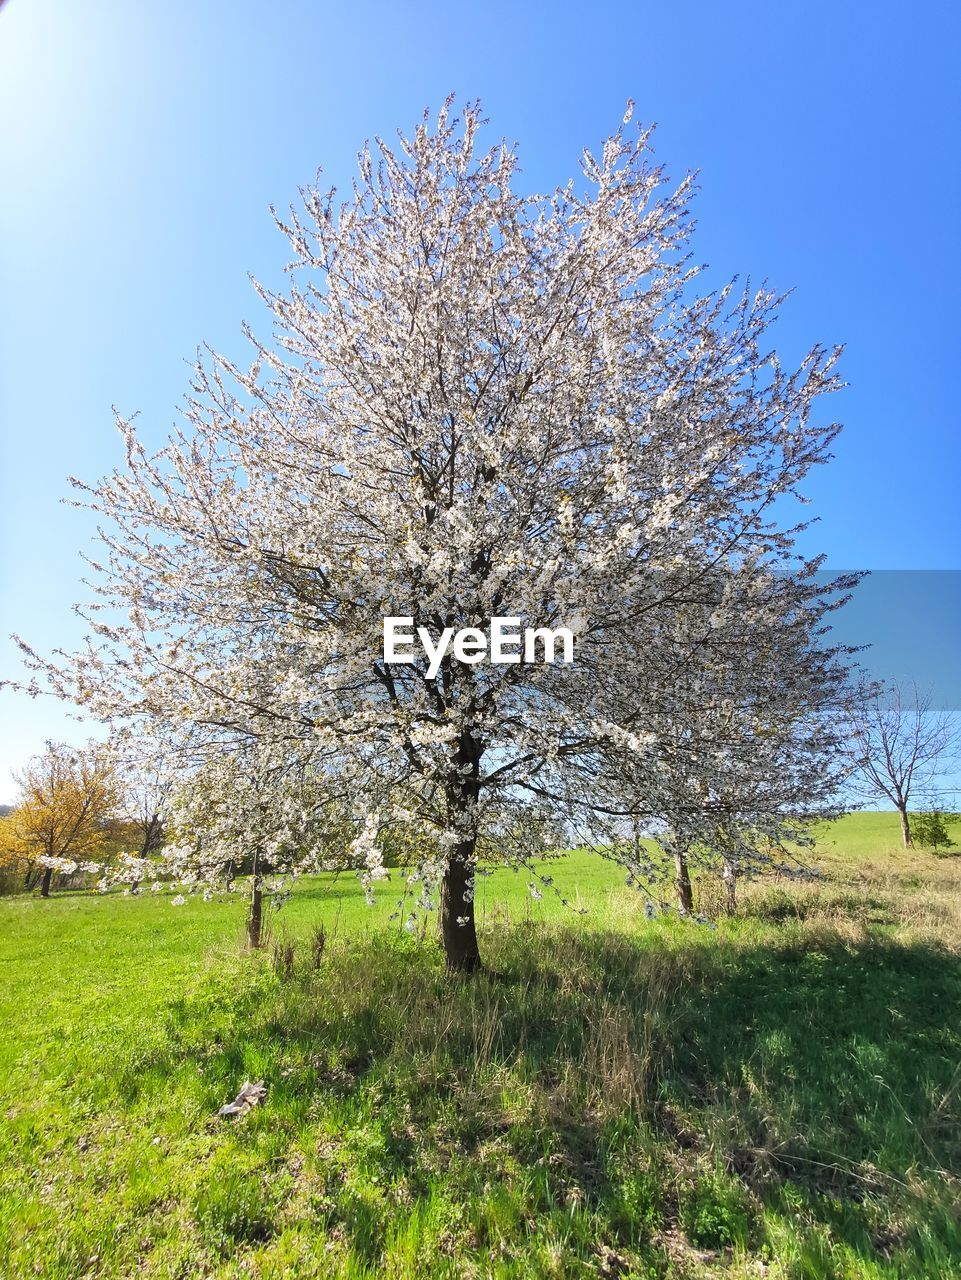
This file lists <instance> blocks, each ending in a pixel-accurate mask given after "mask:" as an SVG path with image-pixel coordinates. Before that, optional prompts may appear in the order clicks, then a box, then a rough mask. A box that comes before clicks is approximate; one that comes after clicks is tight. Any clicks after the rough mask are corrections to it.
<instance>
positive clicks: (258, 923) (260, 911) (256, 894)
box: [247, 853, 264, 951]
mask: <svg viewBox="0 0 961 1280" xmlns="http://www.w3.org/2000/svg"><path fill="white" fill-rule="evenodd" d="M263 919H264V895H263V890H262V889H261V887H260V855H259V853H255V854H254V865H253V875H252V877H251V881H250V911H249V913H248V915H247V945H248V947H250V949H251V951H256V950H257V949H258V947H259V946H260V945H261V943H262V941H263Z"/></svg>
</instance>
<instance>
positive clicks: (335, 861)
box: [156, 743, 386, 949]
mask: <svg viewBox="0 0 961 1280" xmlns="http://www.w3.org/2000/svg"><path fill="white" fill-rule="evenodd" d="M335 792H336V780H335V779H333V778H332V777H331V776H326V777H325V776H324V775H322V774H320V773H319V772H317V771H316V770H314V769H312V768H310V767H309V766H308V767H304V765H303V764H302V763H298V761H297V760H296V758H295V757H291V756H290V755H289V754H288V755H287V756H286V757H282V758H280V759H277V758H274V759H271V758H270V757H269V756H268V755H266V754H265V753H264V752H263V751H262V750H258V748H257V744H256V743H254V744H251V745H250V746H249V747H248V749H247V750H246V751H243V752H232V753H224V752H222V751H221V752H218V753H217V754H216V755H214V756H211V757H210V758H209V759H207V760H205V761H203V762H202V763H201V764H200V765H199V766H198V767H197V768H196V769H195V770H194V771H193V772H192V773H191V774H190V775H188V776H186V777H184V778H183V779H182V780H181V782H180V783H179V785H178V786H177V788H176V789H175V790H174V792H173V796H172V802H171V817H172V825H173V828H174V832H173V838H172V840H171V841H170V843H169V845H168V846H167V847H166V848H165V849H164V850H163V854H162V857H161V858H160V859H159V862H157V864H156V865H157V866H158V867H162V869H163V870H164V871H165V872H166V873H167V874H169V875H171V876H172V877H173V879H174V882H175V883H176V884H177V885H178V886H180V887H181V888H186V889H188V891H192V890H194V889H200V890H202V891H203V893H204V894H205V896H207V897H209V896H210V895H211V894H212V893H213V892H214V891H215V889H216V888H217V887H218V886H221V885H226V886H227V887H228V888H229V889H230V890H234V889H235V887H236V883H237V880H238V877H239V876H249V883H250V898H249V907H248V912H247V923H246V932H247V943H248V946H250V947H251V948H252V949H256V948H258V947H260V946H262V945H263V943H264V941H265V929H264V914H263V913H264V900H265V898H266V899H268V900H271V899H272V900H273V902H274V903H275V905H280V903H281V902H282V901H283V900H284V897H285V896H286V895H287V893H288V892H289V885H290V882H291V881H292V880H293V879H296V878H297V877H298V876H300V875H302V874H304V873H305V872H310V871H319V870H324V869H328V868H336V869H339V868H341V867H343V866H344V865H345V862H347V861H348V855H347V850H348V846H349V845H350V842H351V840H352V839H353V841H354V844H355V845H356V844H357V838H358V830H357V827H358V826H360V828H361V832H363V830H364V826H363V824H355V825H354V828H353V829H351V827H350V824H349V823H345V822H344V820H343V815H344V809H343V806H342V805H341V804H339V803H338V801H337V798H336V794H335ZM354 852H356V850H354ZM370 874H371V875H375V876H383V875H385V874H386V873H385V872H384V871H383V868H382V867H381V865H380V857H379V854H378V857H377V859H376V866H375V867H373V868H372V869H371V871H370ZM179 900H181V899H180V898H179V896H178V898H177V899H175V901H179Z"/></svg>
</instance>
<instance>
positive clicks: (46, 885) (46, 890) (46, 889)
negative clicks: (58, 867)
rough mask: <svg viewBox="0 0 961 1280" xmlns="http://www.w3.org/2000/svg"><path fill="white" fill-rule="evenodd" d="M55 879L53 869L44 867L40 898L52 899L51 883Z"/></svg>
mask: <svg viewBox="0 0 961 1280" xmlns="http://www.w3.org/2000/svg"><path fill="white" fill-rule="evenodd" d="M52 879H53V867H44V869H43V882H42V883H41V885H40V897H41V898H49V897H50V881H51V880H52Z"/></svg>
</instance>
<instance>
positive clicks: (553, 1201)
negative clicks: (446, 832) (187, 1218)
mask: <svg viewBox="0 0 961 1280" xmlns="http://www.w3.org/2000/svg"><path fill="white" fill-rule="evenodd" d="M487 959H488V963H489V964H490V965H491V967H492V969H495V970H496V971H497V974H498V976H497V977H496V978H494V977H491V976H486V975H483V974H482V975H480V976H479V977H477V978H475V979H473V980H467V981H465V980H456V979H452V978H450V977H449V976H448V975H447V974H446V973H445V972H444V970H443V967H442V964H441V961H440V956H439V952H438V951H437V948H436V947H435V946H434V945H432V944H424V943H421V944H418V943H416V942H413V941H411V940H408V939H404V938H397V937H396V936H394V935H387V934H382V935H376V934H374V935H371V936H370V937H368V938H365V939H364V940H363V941H362V942H357V943H352V942H351V941H350V940H349V939H346V938H341V939H339V940H338V941H337V943H336V945H335V946H332V947H331V948H329V950H328V952H327V954H325V956H324V958H323V961H322V963H321V965H320V967H319V968H318V969H314V968H308V967H306V966H303V967H300V968H298V967H296V966H295V968H294V971H293V974H292V976H290V977H289V978H288V979H287V980H284V981H281V980H280V979H279V978H278V977H277V976H276V975H275V974H273V973H272V971H271V970H270V967H269V963H268V961H267V960H266V958H264V957H258V958H256V959H255V960H249V959H248V960H246V961H238V964H237V967H236V970H235V972H234V974H233V975H231V974H229V973H228V974H221V975H219V977H218V978H217V980H216V981H215V980H213V979H212V982H211V986H210V987H209V989H207V988H205V989H203V990H201V991H198V992H196V993H194V994H193V995H191V996H187V997H184V998H181V999H179V1000H177V1001H176V1002H175V1003H174V1004H173V1005H172V1007H171V1009H170V1014H169V1020H168V1024H167V1027H166V1033H165V1036H164V1038H163V1040H162V1042H160V1043H155V1044H154V1046H153V1048H152V1049H151V1050H150V1051H149V1052H148V1053H147V1054H146V1055H145V1056H140V1057H139V1059H138V1060H137V1062H136V1070H127V1071H125V1070H124V1067H123V1064H122V1063H120V1062H118V1063H117V1064H116V1069H117V1071H118V1082H119V1081H120V1079H121V1078H122V1077H124V1083H123V1085H122V1086H121V1087H122V1088H123V1090H124V1092H126V1093H127V1094H128V1097H129V1096H131V1095H132V1094H137V1093H142V1092H147V1093H151V1092H154V1091H162V1090H163V1089H164V1088H165V1087H167V1082H168V1081H169V1080H170V1078H171V1077H174V1076H179V1077H180V1078H181V1079H184V1078H187V1077H189V1079H190V1080H191V1081H193V1085H192V1087H193V1088H194V1089H195V1090H199V1091H200V1092H199V1094H198V1096H197V1103H198V1109H200V1110H203V1109H205V1108H206V1110H207V1113H208V1114H209V1113H210V1111H212V1110H213V1109H214V1107H215V1106H217V1105H219V1104H220V1103H221V1102H222V1101H224V1100H226V1098H227V1097H229V1096H232V1094H233V1092H234V1091H235V1089H236V1087H237V1086H238V1084H239V1082H240V1080H241V1078H265V1079H266V1081H267V1083H268V1086H269V1089H270V1093H269V1098H268V1104H267V1106H266V1108H265V1109H264V1111H263V1112H262V1113H260V1114H258V1115H257V1116H255V1117H254V1118H253V1123H252V1125H251V1126H250V1130H251V1132H256V1130H257V1127H258V1126H267V1127H270V1126H277V1125H281V1126H287V1127H288V1128H289V1130H290V1132H291V1134H293V1133H294V1132H297V1131H299V1130H300V1128H302V1126H303V1125H304V1124H305V1123H307V1121H308V1118H310V1122H311V1123H315V1124H316V1123H317V1117H318V1116H320V1117H322V1118H323V1120H322V1125H323V1126H324V1127H325V1128H326V1130H327V1131H329V1132H330V1133H331V1134H333V1135H334V1138H333V1140H334V1141H335V1143H337V1144H339V1145H338V1149H340V1148H343V1151H344V1152H346V1154H343V1155H342V1157H341V1158H342V1159H343V1160H346V1161H348V1163H349V1162H351V1161H352V1162H353V1163H354V1164H355V1165H356V1166H357V1167H358V1168H359V1169H360V1170H361V1171H362V1172H365V1173H366V1174H370V1175H371V1176H374V1177H375V1180H376V1179H380V1180H382V1181H383V1180H387V1181H388V1182H389V1181H390V1180H391V1179H392V1178H393V1179H398V1178H400V1179H403V1180H404V1183H405V1185H408V1186H410V1187H411V1188H413V1189H414V1192H415V1193H420V1194H425V1195H426V1194H427V1193H428V1189H429V1188H430V1186H431V1185H432V1179H435V1178H436V1177H438V1176H441V1175H442V1176H443V1178H444V1181H445V1187H446V1189H447V1192H449V1193H451V1194H460V1195H461V1196H462V1197H464V1198H466V1199H467V1200H470V1198H471V1197H472V1196H473V1197H476V1196H478V1195H479V1194H480V1188H482V1187H485V1186H486V1187H488V1188H489V1187H490V1186H491V1185H492V1179H493V1181H494V1183H495V1184H496V1182H497V1180H498V1179H501V1180H506V1183H505V1185H508V1184H510V1182H511V1179H515V1180H516V1179H522V1180H525V1179H526V1181H525V1186H526V1187H527V1191H526V1192H525V1195H527V1197H528V1199H529V1201H530V1204H532V1205H533V1206H534V1208H536V1209H538V1211H543V1212H554V1211H555V1210H557V1208H558V1206H559V1205H562V1204H568V1203H574V1204H581V1205H586V1206H587V1207H588V1208H590V1209H591V1211H592V1212H594V1213H597V1214H600V1215H601V1218H602V1219H603V1220H604V1221H605V1222H606V1223H607V1224H608V1232H609V1237H610V1238H612V1239H614V1240H615V1241H619V1242H620V1243H624V1242H625V1241H627V1242H628V1243H629V1242H630V1241H632V1240H633V1241H635V1242H636V1241H637V1240H638V1239H639V1238H641V1236H643V1235H644V1233H645V1232H646V1233H647V1235H648V1237H652V1236H655V1235H656V1233H657V1232H658V1231H663V1230H667V1229H668V1228H669V1227H671V1224H675V1225H676V1224H677V1223H681V1224H682V1225H683V1226H684V1229H685V1230H686V1232H687V1235H688V1237H689V1238H691V1239H694V1240H695V1241H697V1240H700V1242H701V1243H702V1244H713V1245H716V1246H719V1247H720V1246H724V1245H728V1244H732V1243H737V1242H740V1243H741V1244H742V1245H745V1246H747V1245H750V1244H751V1243H752V1242H754V1243H756V1242H757V1240H758V1239H759V1238H760V1236H759V1234H758V1233H759V1231H760V1227H759V1226H758V1225H757V1224H758V1223H759V1222H760V1221H761V1220H762V1219H763V1217H764V1215H765V1213H768V1212H770V1213H785V1214H787V1213H791V1214H795V1215H797V1214H798V1213H801V1212H802V1211H803V1215H806V1216H807V1219H808V1220H809V1222H812V1223H814V1224H815V1226H816V1227H817V1228H818V1229H819V1230H820V1229H823V1230H825V1231H829V1232H832V1233H835V1234H836V1235H837V1236H838V1237H839V1238H841V1239H843V1240H845V1241H847V1243H848V1245H849V1247H850V1248H852V1249H854V1250H855V1251H856V1252H857V1253H858V1254H859V1255H862V1256H865V1257H868V1256H871V1257H873V1256H882V1255H883V1256H887V1255H891V1256H892V1257H893V1256H894V1255H895V1254H897V1253H898V1250H900V1251H902V1253H903V1254H904V1257H905V1258H914V1259H915V1262H917V1257H919V1256H920V1253H919V1252H918V1251H920V1252H921V1253H923V1252H924V1251H925V1250H930V1249H932V1248H933V1249H934V1250H935V1255H934V1256H936V1257H938V1258H940V1257H942V1253H941V1252H938V1250H942V1251H945V1252H944V1255H943V1256H950V1255H951V1253H952V1251H953V1250H961V1227H959V1226H958V1223H957V1220H956V1215H954V1216H952V1210H951V1208H950V1204H951V1203H952V1202H953V1201H952V1196H953V1195H956V1190H957V1184H956V1183H952V1181H951V1180H953V1179H956V1178H957V1177H958V1176H959V1175H961V1111H959V1092H961V1069H959V1062H961V957H958V956H957V955H954V954H951V953H950V952H948V951H943V950H940V949H938V948H936V947H932V946H929V945H922V944H920V943H919V944H911V945H905V944H903V943H897V942H894V941H889V940H885V939H883V938H877V937H868V938H866V939H864V940H861V941H854V942H852V941H851V940H849V939H846V938H845V937H844V936H842V935H841V934H839V933H838V932H837V931H832V930H831V929H830V928H827V927H823V928H820V929H819V928H816V927H803V926H801V925H799V926H798V927H796V928H795V929H793V930H791V929H789V928H787V927H785V928H783V929H782V930H781V931H780V932H779V934H777V935H775V936H774V937H772V938H770V939H769V940H767V941H762V940H760V939H759V938H757V937H751V936H750V935H749V934H740V935H738V934H733V935H731V936H727V935H725V934H724V932H723V931H720V932H718V933H711V932H709V931H705V930H697V929H696V928H695V927H694V926H685V925H681V924H678V923H674V924H665V925H662V926H654V927H652V928H651V929H649V930H648V931H646V932H644V933H642V934H639V935H636V936H633V937H632V936H630V935H626V934H623V933H613V932H609V933H591V932H586V931H583V930H577V929H569V928H560V927H541V928H514V929H512V930H503V931H500V932H496V931H495V932H493V933H492V934H491V936H490V937H489V938H488V940H487ZM133 1066H134V1064H133V1061H131V1062H129V1063H128V1067H130V1068H133ZM198 1066H199V1067H200V1069H201V1071H202V1074H201V1075H198ZM358 1134H363V1135H365V1136H364V1137H363V1140H361V1138H359V1137H358V1136H357V1135H358ZM345 1135H347V1136H345ZM351 1135H352V1136H351ZM351 1143H353V1144H354V1146H353V1147H351V1145H350V1144H351ZM358 1144H359V1146H358ZM365 1144H366V1145H365ZM638 1179H641V1183H643V1187H642V1189H641V1190H638V1186H640V1185H641V1184H640V1183H638ZM645 1179H646V1180H647V1181H644V1180H645ZM952 1185H953V1187H954V1191H953V1192H952V1191H951V1187H952ZM625 1187H634V1188H635V1190H634V1191H633V1192H631V1195H633V1196H634V1201H636V1203H634V1201H632V1202H631V1203H632V1204H633V1206H634V1207H633V1208H632V1207H631V1205H628V1204H626V1202H625V1199H624V1197H625V1194H626V1193H625V1190H624V1188H625ZM644 1188H646V1190H645V1189H644ZM418 1189H419V1192H418ZM485 1194H486V1193H485ZM629 1198H630V1197H629ZM705 1205H706V1206H707V1207H706V1208H705ZM638 1206H640V1207H638ZM718 1206H721V1207H720V1208H718ZM528 1207H530V1205H529V1206H528ZM525 1211H526V1210H525ZM705 1223H706V1224H707V1225H706V1226H705ZM618 1224H620V1225H618ZM644 1224H646V1225H644ZM699 1224H700V1225H699ZM712 1224H713V1225H712ZM752 1224H754V1225H752ZM812 1230H813V1228H812ZM611 1233H612V1234H611ZM932 1241H933V1242H934V1243H933V1244H932ZM924 1242H927V1243H924ZM898 1256H900V1255H898ZM892 1265H893V1264H892ZM912 1265H914V1264H912ZM917 1265H918V1266H920V1265H921V1264H920V1263H917ZM932 1265H934V1264H932ZM939 1265H940V1264H939ZM811 1274H821V1272H812V1273H811ZM824 1274H829V1272H827V1271H825V1272H824ZM912 1274H914V1273H912ZM917 1274H926V1272H924V1271H923V1269H922V1270H920V1271H917ZM932 1274H937V1267H936V1266H935V1268H934V1271H933V1272H932Z"/></svg>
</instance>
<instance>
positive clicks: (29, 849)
mask: <svg viewBox="0 0 961 1280" xmlns="http://www.w3.org/2000/svg"><path fill="white" fill-rule="evenodd" d="M14 778H15V780H16V782H17V784H18V786H19V789H20V796H19V800H18V803H17V805H16V807H15V808H14V811H13V814H12V815H11V816H10V820H9V821H10V823H11V826H12V832H11V836H12V840H13V842H14V843H15V846H16V848H17V849H18V850H19V852H20V853H21V855H22V856H23V857H24V858H26V859H27V860H28V861H30V862H32V863H34V864H35V865H37V866H38V867H42V868H43V874H42V879H41V886H40V896H41V897H43V898H48V897H49V896H50V885H51V881H52V878H53V874H54V872H55V871H62V872H65V873H67V874H72V872H74V871H75V870H76V869H77V866H78V859H89V858H92V857H95V856H96V855H98V854H99V853H101V852H102V851H103V850H104V849H105V848H106V846H107V844H108V842H109V821H110V819H111V818H112V817H113V815H114V813H115V811H116V806H117V802H118V799H119V790H120V789H119V783H118V779H117V774H116V769H115V766H114V762H113V760H112V758H111V755H110V753H109V752H108V751H107V750H106V749H105V748H104V747H103V746H102V745H101V744H99V743H89V744H88V745H87V746H86V747H81V748H74V747H68V746H67V745H66V743H62V742H48V743H47V746H46V750H45V751H44V752H43V754H42V755H38V756H34V757H33V759H32V760H30V761H29V763H28V764H27V766H26V767H25V768H24V770H23V771H22V772H21V773H19V774H14Z"/></svg>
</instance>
